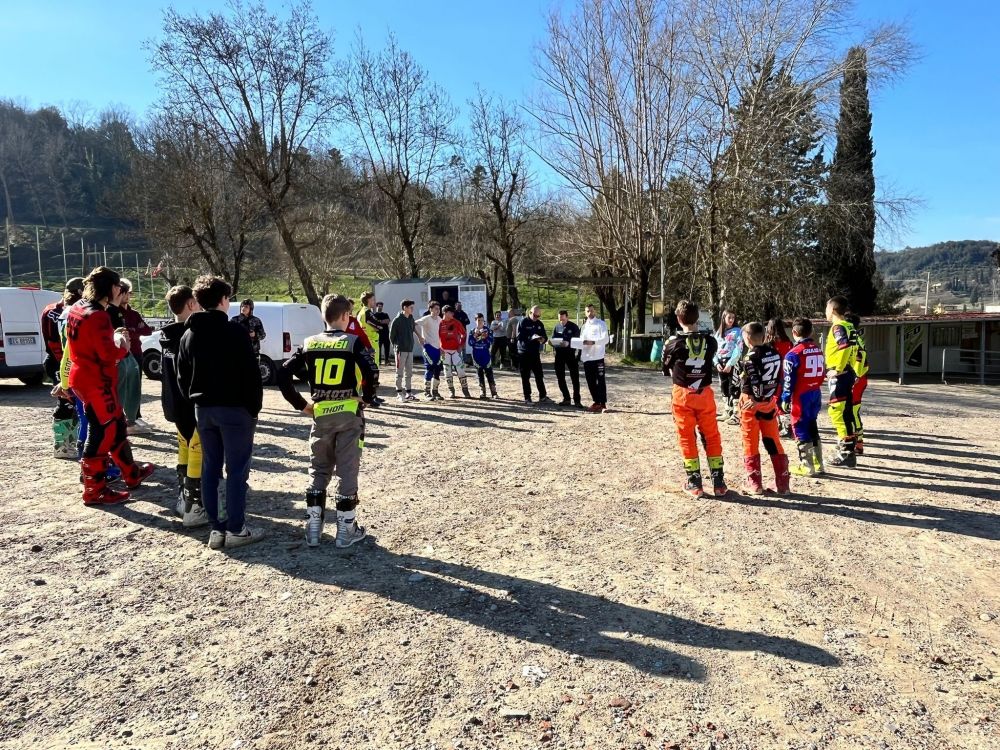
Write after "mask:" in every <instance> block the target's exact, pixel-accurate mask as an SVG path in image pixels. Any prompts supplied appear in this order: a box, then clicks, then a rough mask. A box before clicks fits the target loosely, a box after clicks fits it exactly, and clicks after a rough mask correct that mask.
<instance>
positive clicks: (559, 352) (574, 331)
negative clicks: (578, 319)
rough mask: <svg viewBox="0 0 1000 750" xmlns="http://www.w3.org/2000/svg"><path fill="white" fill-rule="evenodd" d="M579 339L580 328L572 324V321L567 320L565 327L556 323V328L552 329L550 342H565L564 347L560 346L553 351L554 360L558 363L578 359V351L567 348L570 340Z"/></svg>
mask: <svg viewBox="0 0 1000 750" xmlns="http://www.w3.org/2000/svg"><path fill="white" fill-rule="evenodd" d="M578 338H580V326H578V325H577V324H576V323H574V322H573V321H572V320H567V321H566V325H563V324H562V323H556V327H555V328H553V329H552V340H553V341H555V340H556V339H562V340H563V341H565V342H566V346H560V347H559V348H557V349H555V350H554V351H555V353H556V359H558V360H559V361H562V360H570V359H579V358H580V350H579V349H571V348H570V346H569V342H570V339H578Z"/></svg>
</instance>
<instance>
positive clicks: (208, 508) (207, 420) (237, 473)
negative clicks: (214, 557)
mask: <svg viewBox="0 0 1000 750" xmlns="http://www.w3.org/2000/svg"><path fill="white" fill-rule="evenodd" d="M195 416H196V417H197V418H198V436H199V437H200V438H201V450H202V461H201V499H202V502H203V503H204V505H205V512H206V513H207V514H208V517H209V519H210V520H211V522H212V529H214V530H215V531H232V532H233V533H239V532H240V531H242V530H243V522H244V520H245V519H246V506H247V479H248V478H249V476H250V455H251V453H252V452H253V431H254V428H255V427H256V426H257V419H256V418H255V417H252V416H251V415H250V412H248V411H247V410H246V409H244V408H243V407H242V406H195ZM223 464H225V466H226V518H225V520H224V521H220V520H219V479H220V477H221V476H222V466H223Z"/></svg>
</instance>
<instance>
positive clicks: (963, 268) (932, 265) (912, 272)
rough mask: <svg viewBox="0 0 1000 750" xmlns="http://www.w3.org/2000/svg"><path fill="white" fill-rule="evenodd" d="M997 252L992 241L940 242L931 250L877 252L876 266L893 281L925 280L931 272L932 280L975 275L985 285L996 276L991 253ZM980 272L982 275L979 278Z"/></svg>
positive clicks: (914, 249) (926, 248) (908, 249)
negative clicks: (919, 278)
mask: <svg viewBox="0 0 1000 750" xmlns="http://www.w3.org/2000/svg"><path fill="white" fill-rule="evenodd" d="M996 248H997V243H996V242H993V241H991V240H955V241H951V242H938V243H937V244H935V245H929V246H927V247H908V248H906V249H905V250H897V251H895V252H877V253H875V263H876V264H877V265H878V268H879V270H880V271H881V272H882V275H883V276H886V277H891V278H900V277H902V278H909V277H913V276H922V275H925V274H926V273H927V272H928V271H930V272H931V277H934V276H941V275H944V276H947V275H953V274H958V275H960V276H961V275H964V274H965V273H971V274H974V275H977V276H979V275H981V276H982V279H981V281H982V282H983V283H985V282H988V281H989V279H990V276H991V275H992V271H993V268H994V264H993V261H992V259H991V258H990V253H992V252H993V251H994V250H995V249H996ZM977 271H980V272H982V273H981V274H976V272H977ZM970 280H971V279H970Z"/></svg>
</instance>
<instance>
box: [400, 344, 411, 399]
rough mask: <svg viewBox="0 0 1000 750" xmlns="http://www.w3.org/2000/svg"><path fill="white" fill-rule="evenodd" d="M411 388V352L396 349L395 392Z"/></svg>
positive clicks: (407, 390) (408, 390)
mask: <svg viewBox="0 0 1000 750" xmlns="http://www.w3.org/2000/svg"><path fill="white" fill-rule="evenodd" d="M411 390H413V352H412V351H410V352H401V351H399V349H397V350H396V392H397V393H398V392H399V391H406V392H407V393H409V392H410V391H411Z"/></svg>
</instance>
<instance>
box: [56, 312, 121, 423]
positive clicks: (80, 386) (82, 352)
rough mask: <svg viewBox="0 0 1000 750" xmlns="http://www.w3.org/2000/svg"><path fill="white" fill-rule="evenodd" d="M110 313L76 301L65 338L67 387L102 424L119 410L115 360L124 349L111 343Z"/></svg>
mask: <svg viewBox="0 0 1000 750" xmlns="http://www.w3.org/2000/svg"><path fill="white" fill-rule="evenodd" d="M114 333H115V330H114V328H113V327H112V325H111V316H110V315H108V313H107V311H106V310H105V309H104V308H103V307H101V306H100V305H98V304H97V303H96V302H88V301H87V300H80V301H79V302H77V303H76V304H75V305H73V307H71V308H70V311H69V316H68V320H67V322H66V338H67V340H68V341H69V346H70V348H71V349H72V351H73V364H72V366H71V367H70V371H69V387H70V388H72V389H73V392H74V393H75V394H76V396H77V398H79V399H80V400H81V401H82V402H83V403H84V404H85V405H86V406H89V407H90V408H91V409H93V411H94V413H95V414H96V416H97V419H98V420H99V421H100V422H101V423H102V424H103V423H107V422H109V421H111V420H112V419H114V418H115V417H116V416H117V415H118V413H119V412H120V411H121V404H120V403H119V402H118V362H119V360H122V359H124V358H125V357H127V356H128V353H129V352H128V349H124V348H119V347H118V346H116V345H115V339H114Z"/></svg>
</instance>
